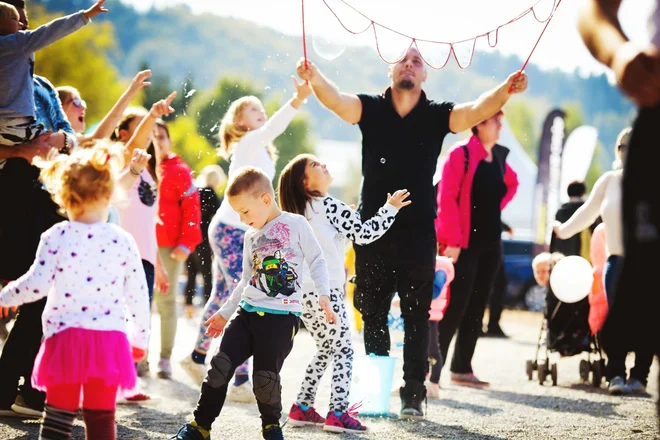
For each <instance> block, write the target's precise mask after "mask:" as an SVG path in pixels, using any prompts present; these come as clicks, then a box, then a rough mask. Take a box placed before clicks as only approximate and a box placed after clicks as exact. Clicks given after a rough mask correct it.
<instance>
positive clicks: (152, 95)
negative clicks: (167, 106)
mask: <svg viewBox="0 0 660 440" xmlns="http://www.w3.org/2000/svg"><path fill="white" fill-rule="evenodd" d="M148 69H151V67H150V66H149V63H148V62H146V61H143V62H142V64H140V68H139V70H140V71H142V70H148ZM149 82H151V85H150V86H149V87H145V88H144V89H143V92H142V105H143V106H144V107H145V108H147V109H149V108H151V106H152V105H153V104H154V103H155V102H157V101H160V100H161V99H163V98H165V97H167V96H168V95H169V94H170V93H172V87H171V86H170V78H169V77H168V76H167V75H163V74H160V73H158V72H153V71H152V76H151V79H150V80H149Z"/></svg>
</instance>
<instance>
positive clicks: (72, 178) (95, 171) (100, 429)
mask: <svg viewBox="0 0 660 440" xmlns="http://www.w3.org/2000/svg"><path fill="white" fill-rule="evenodd" d="M122 162H123V149H121V147H120V146H115V145H113V144H107V143H99V144H97V145H96V146H94V147H93V148H91V149H80V150H78V151H76V152H75V153H74V154H72V155H70V156H66V155H61V156H58V157H57V158H55V159H54V160H52V161H49V162H41V163H40V164H39V166H40V167H41V168H42V171H41V178H42V180H43V182H44V183H45V184H46V186H47V188H48V190H49V191H50V192H51V193H52V194H53V198H54V200H55V201H56V202H57V203H58V204H59V205H60V206H61V207H62V208H64V209H65V210H66V211H67V214H68V218H69V221H65V222H61V223H58V224H56V225H55V226H53V227H52V228H50V229H49V230H48V231H46V232H45V233H44V234H43V235H42V236H41V241H40V243H39V247H38V249H37V255H36V259H35V261H34V263H33V264H32V267H31V268H30V270H29V271H28V272H27V273H26V274H25V275H23V276H22V277H20V278H19V279H17V280H16V281H13V282H11V283H9V284H8V285H7V286H6V287H5V288H4V289H2V291H0V306H17V305H20V304H25V303H30V302H34V301H37V300H39V299H41V298H44V297H48V300H47V303H46V307H45V309H44V313H43V317H42V322H43V328H44V341H43V342H42V344H41V349H40V350H39V354H38V355H37V358H36V360H35V365H34V372H33V374H32V384H33V386H34V387H35V388H37V389H39V390H42V391H46V392H47V396H46V406H45V414H44V420H43V424H42V427H41V435H40V437H39V438H40V439H69V438H71V430H72V426H73V422H74V420H75V419H76V417H77V416H78V411H79V407H80V402H81V400H82V406H83V410H82V413H83V419H84V421H85V425H86V430H87V438H88V439H95V440H108V439H109V440H114V439H115V438H116V427H115V400H116V397H117V392H118V390H119V391H121V390H130V389H132V388H134V387H135V382H136V374H135V367H134V364H133V362H134V361H137V360H140V359H141V358H142V357H144V355H145V350H146V348H147V341H148V339H149V297H148V294H147V286H146V283H145V281H144V280H145V275H144V270H143V268H142V262H141V260H140V254H139V253H138V250H137V245H136V244H135V241H134V240H133V238H132V237H131V236H130V235H129V234H128V233H127V232H125V231H124V230H122V229H121V228H119V227H118V226H116V225H113V224H109V223H107V222H106V221H107V218H108V212H109V209H110V199H111V197H112V194H113V192H114V188H115V182H116V179H117V177H118V173H119V170H121V168H122V165H123V164H122ZM127 335H128V336H127ZM81 392H82V399H81Z"/></svg>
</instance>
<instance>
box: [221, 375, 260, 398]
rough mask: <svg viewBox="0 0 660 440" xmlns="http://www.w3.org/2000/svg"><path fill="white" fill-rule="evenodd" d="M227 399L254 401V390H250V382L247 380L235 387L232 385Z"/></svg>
mask: <svg viewBox="0 0 660 440" xmlns="http://www.w3.org/2000/svg"><path fill="white" fill-rule="evenodd" d="M227 399H228V400H229V401H230V402H238V403H256V402H257V399H256V397H254V391H252V382H250V381H249V380H248V381H247V382H244V383H243V384H242V385H239V386H237V387H236V386H232V387H231V390H230V391H229V396H227Z"/></svg>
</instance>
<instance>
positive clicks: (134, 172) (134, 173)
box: [128, 167, 142, 176]
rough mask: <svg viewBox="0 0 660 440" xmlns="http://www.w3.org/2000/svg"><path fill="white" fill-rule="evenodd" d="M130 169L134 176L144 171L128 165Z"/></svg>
mask: <svg viewBox="0 0 660 440" xmlns="http://www.w3.org/2000/svg"><path fill="white" fill-rule="evenodd" d="M128 169H129V170H130V172H131V174H132V175H134V176H139V175H140V174H141V173H142V170H140V171H136V170H134V169H133V167H128Z"/></svg>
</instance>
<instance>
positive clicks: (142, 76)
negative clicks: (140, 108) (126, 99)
mask: <svg viewBox="0 0 660 440" xmlns="http://www.w3.org/2000/svg"><path fill="white" fill-rule="evenodd" d="M149 78H151V70H143V71H141V72H138V73H137V75H135V76H134V77H133V80H132V81H131V86H130V90H131V92H132V93H137V92H139V91H140V90H142V88H144V87H147V86H150V85H151V83H150V82H149V81H147V80H148V79H149Z"/></svg>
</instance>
